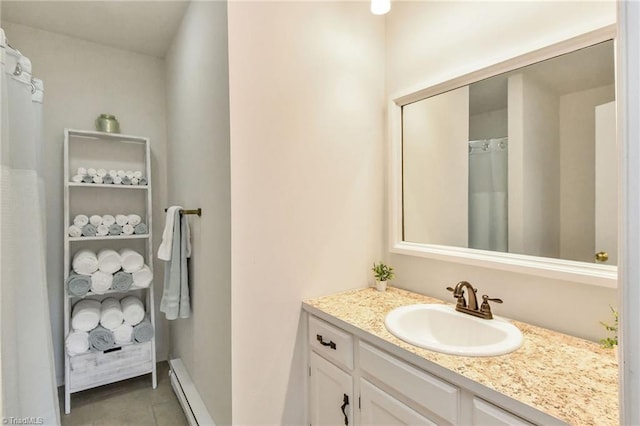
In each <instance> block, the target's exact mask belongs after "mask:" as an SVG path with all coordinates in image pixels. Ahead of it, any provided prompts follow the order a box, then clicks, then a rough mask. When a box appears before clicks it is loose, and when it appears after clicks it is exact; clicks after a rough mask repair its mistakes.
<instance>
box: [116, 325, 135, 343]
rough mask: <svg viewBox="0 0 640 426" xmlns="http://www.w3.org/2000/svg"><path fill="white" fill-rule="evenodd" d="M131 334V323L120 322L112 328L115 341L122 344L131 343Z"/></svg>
mask: <svg viewBox="0 0 640 426" xmlns="http://www.w3.org/2000/svg"><path fill="white" fill-rule="evenodd" d="M132 336H133V326H131V324H127V323H126V322H125V323H122V324H120V325H119V326H118V327H117V328H116V329H115V330H113V337H114V338H115V339H116V343H118V344H119V345H124V344H125V343H131V340H132V339H131V337H132Z"/></svg>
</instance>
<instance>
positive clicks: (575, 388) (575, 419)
mask: <svg viewBox="0 0 640 426" xmlns="http://www.w3.org/2000/svg"><path fill="white" fill-rule="evenodd" d="M415 303H443V302H442V301H441V300H438V299H434V298H431V297H427V296H422V295H419V294H415V293H411V292H408V291H404V290H400V289H396V288H388V289H387V291H386V292H384V293H382V292H378V291H376V290H375V289H373V288H366V289H360V290H352V291H348V292H344V293H339V294H335V295H331V296H326V297H320V298H317V299H312V300H307V301H305V302H304V304H303V305H305V306H306V307H311V308H312V309H310V310H311V311H313V308H315V309H317V310H319V311H321V312H324V313H326V314H328V315H330V316H332V317H335V318H337V319H339V320H342V321H344V322H346V323H348V324H351V325H353V326H355V327H357V328H359V329H361V330H363V331H364V332H366V333H369V334H372V335H374V336H376V337H378V338H381V339H382V340H384V341H386V342H389V343H391V344H393V345H396V346H398V347H400V348H402V349H404V350H406V351H408V352H410V353H413V354H415V355H417V356H419V357H422V358H424V359H426V360H429V361H431V362H433V363H435V364H438V365H440V366H442V367H444V368H447V369H449V370H451V371H453V372H455V373H458V374H460V375H462V376H464V377H466V378H468V379H471V380H473V381H476V382H478V383H480V384H482V385H484V386H486V387H488V388H490V389H493V390H495V391H498V392H500V393H502V394H504V395H506V396H509V397H511V398H513V399H515V400H518V401H520V402H522V403H525V404H527V405H530V406H532V407H534V408H536V409H538V410H540V411H542V412H544V413H547V414H549V415H551V416H553V417H556V418H558V419H560V420H563V421H565V422H567V423H569V424H575V425H598V426H600V425H618V424H619V422H618V364H617V362H616V359H615V354H614V352H613V351H612V350H607V349H603V348H601V347H600V346H599V345H598V344H596V343H593V342H589V341H586V340H582V339H579V338H576V337H572V336H568V335H565V334H561V333H557V332H554V331H551V330H547V329H543V328H540V327H536V326H533V325H529V324H525V323H521V322H518V321H512V323H513V324H514V325H516V326H517V327H518V328H519V329H520V330H521V331H522V333H523V335H524V343H523V345H522V347H520V349H518V350H516V351H515V352H512V353H510V354H507V355H501V356H495V357H487V358H482V357H475V358H470V357H461V356H454V355H445V354H441V353H437V352H432V351H429V350H426V349H421V348H418V347H416V346H413V345H410V344H408V343H405V342H403V341H402V340H400V339H397V338H396V337H395V336H393V335H392V334H391V333H389V332H388V331H387V329H386V328H385V326H384V317H385V315H386V314H387V313H388V312H389V311H391V310H392V309H394V308H397V307H399V306H404V305H411V304H415Z"/></svg>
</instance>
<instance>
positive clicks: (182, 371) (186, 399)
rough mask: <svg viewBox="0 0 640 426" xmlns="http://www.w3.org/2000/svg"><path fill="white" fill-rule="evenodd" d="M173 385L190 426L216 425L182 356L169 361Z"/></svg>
mask: <svg viewBox="0 0 640 426" xmlns="http://www.w3.org/2000/svg"><path fill="white" fill-rule="evenodd" d="M169 367H170V370H169V376H170V377H171V387H172V388H173V391H174V392H175V394H176V396H177V397H178V400H179V401H180V405H182V410H183V411H184V414H185V416H186V417H187V420H188V421H189V425H190V426H215V423H214V422H213V419H212V418H211V415H209V411H208V410H207V407H206V406H205V405H204V402H203V401H202V398H200V394H199V393H198V390H197V389H196V387H195V385H194V383H193V380H191V377H190V376H189V373H188V372H187V369H186V368H185V366H184V364H183V362H182V360H181V359H180V358H177V359H172V360H170V361H169Z"/></svg>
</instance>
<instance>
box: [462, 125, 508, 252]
mask: <svg viewBox="0 0 640 426" xmlns="http://www.w3.org/2000/svg"><path fill="white" fill-rule="evenodd" d="M507 148H508V144H507V138H499V139H485V140H478V141H471V142H469V248H475V249H482V250H492V251H502V252H506V251H508V248H509V247H508V244H509V238H508V217H507V216H508V210H507V151H508V150H507Z"/></svg>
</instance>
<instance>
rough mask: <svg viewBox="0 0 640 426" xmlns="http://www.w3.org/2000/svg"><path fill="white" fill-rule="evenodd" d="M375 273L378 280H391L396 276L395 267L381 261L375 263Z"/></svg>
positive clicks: (373, 269)
mask: <svg viewBox="0 0 640 426" xmlns="http://www.w3.org/2000/svg"><path fill="white" fill-rule="evenodd" d="M371 270H372V271H373V275H374V276H375V277H376V281H390V280H392V279H393V277H394V276H395V275H394V273H393V268H392V267H391V266H387V265H385V264H384V263H382V262H380V263H378V264H376V263H375V262H374V263H373V268H371Z"/></svg>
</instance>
